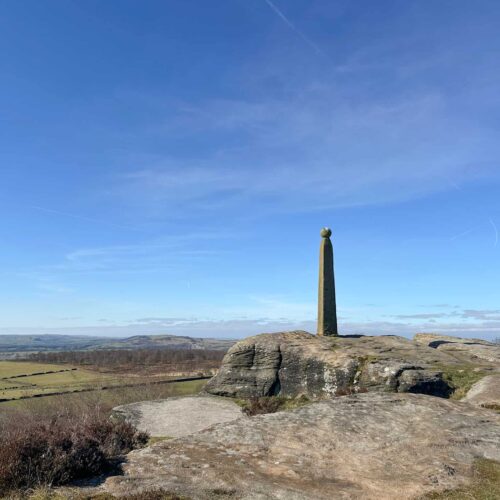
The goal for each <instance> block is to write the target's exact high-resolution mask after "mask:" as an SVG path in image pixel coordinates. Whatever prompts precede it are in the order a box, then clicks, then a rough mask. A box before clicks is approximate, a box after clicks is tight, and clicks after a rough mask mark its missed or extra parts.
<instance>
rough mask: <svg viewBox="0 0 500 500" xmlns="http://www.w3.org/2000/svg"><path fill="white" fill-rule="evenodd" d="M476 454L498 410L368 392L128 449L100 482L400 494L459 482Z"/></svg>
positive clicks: (490, 438) (487, 450)
mask: <svg viewBox="0 0 500 500" xmlns="http://www.w3.org/2000/svg"><path fill="white" fill-rule="evenodd" d="M193 399H195V398H193ZM199 401H200V403H201V402H203V399H201V398H200V400H199ZM186 416H187V414H186V415H183V418H184V417H186ZM478 457H485V458H490V459H494V460H500V415H497V414H496V413H494V412H492V411H490V410H486V409H481V408H477V407H474V406H472V405H466V404H464V403H461V402H455V401H450V400H445V399H441V398H435V397H430V396H423V395H419V394H406V393H403V394H398V393H393V394H391V393H376V392H373V393H365V394H357V395H354V396H344V397H339V398H335V399H331V400H325V401H322V402H317V403H312V404H310V405H308V406H305V407H302V408H299V409H296V410H294V411H290V412H279V413H274V414H268V415H260V416H256V417H251V418H250V417H242V418H240V419H238V420H233V421H232V422H227V423H223V424H219V425H215V426H213V427H211V428H210V429H207V430H205V431H202V432H199V433H197V434H191V435H190V436H186V437H183V438H179V439H175V440H168V441H161V442H158V443H156V444H154V445H152V446H150V447H148V448H145V449H142V450H136V451H133V452H132V453H130V454H129V455H128V456H127V463H126V464H125V465H124V475H123V476H114V477H111V478H108V479H107V481H106V483H105V485H104V487H105V489H106V490H107V491H109V492H111V493H113V494H116V495H125V494H131V493H137V492H140V491H143V490H147V489H152V488H164V489H165V490H167V491H171V492H175V493H177V494H180V495H185V496H187V497H190V498H192V499H201V500H203V499H213V498H228V497H230V498H234V499H247V500H250V499H252V500H259V499H261V500H264V499H287V500H288V499H292V500H293V499H313V498H314V499H320V500H322V499H324V500H327V499H328V500H330V499H332V498H341V499H347V498H352V499H354V498H356V499H359V498H363V499H377V500H381V499H382V500H384V499H387V500H389V499H391V500H392V499H398V500H401V499H409V498H416V497H418V496H419V495H421V494H425V493H428V492H431V491H441V490H444V489H448V488H456V487H458V486H460V485H462V484H463V483H464V482H467V481H468V480H469V478H470V474H471V465H472V463H473V461H474V459H475V458H478Z"/></svg>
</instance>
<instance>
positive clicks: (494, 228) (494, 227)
mask: <svg viewBox="0 0 500 500" xmlns="http://www.w3.org/2000/svg"><path fill="white" fill-rule="evenodd" d="M488 220H489V221H490V224H491V226H492V227H493V231H495V243H494V244H493V246H494V247H496V246H497V245H498V228H497V225H496V224H495V222H494V221H493V219H492V218H491V217H488Z"/></svg>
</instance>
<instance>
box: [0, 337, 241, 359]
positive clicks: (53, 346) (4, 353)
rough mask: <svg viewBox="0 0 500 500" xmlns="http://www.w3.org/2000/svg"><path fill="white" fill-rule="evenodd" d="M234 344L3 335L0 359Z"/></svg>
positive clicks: (174, 339) (178, 339) (223, 347)
mask: <svg viewBox="0 0 500 500" xmlns="http://www.w3.org/2000/svg"><path fill="white" fill-rule="evenodd" d="M234 343H235V341H233V340H225V339H209V338H207V339H205V338H193V337H181V336H176V335H136V336H133V337H127V338H109V337H87V336H83V335H82V336H78V335H0V358H4V359H5V358H9V357H12V356H13V355H15V354H16V353H26V352H48V351H85V350H94V349H220V350H227V349H229V347H231V346H232V345H233V344H234Z"/></svg>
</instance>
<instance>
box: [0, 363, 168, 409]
mask: <svg viewBox="0 0 500 500" xmlns="http://www.w3.org/2000/svg"><path fill="white" fill-rule="evenodd" d="M172 378H173V377H172V376H171V375H169V374H164V375H162V376H158V375H155V377H154V379H153V378H152V377H144V376H137V375H136V374H133V373H130V374H116V373H112V374H106V373H102V372H99V371H97V370H91V369H83V368H81V367H74V366H72V365H66V364H46V363H32V362H23V361H0V401H1V400H4V402H6V401H10V400H18V399H25V398H30V397H40V396H42V395H49V394H58V393H64V394H66V393H67V394H69V393H72V392H78V391H89V390H99V389H103V388H106V389H110V388H114V387H120V386H125V385H144V384H148V383H149V382H153V381H154V382H155V383H158V382H163V381H167V380H171V379H172ZM3 404H5V403H3Z"/></svg>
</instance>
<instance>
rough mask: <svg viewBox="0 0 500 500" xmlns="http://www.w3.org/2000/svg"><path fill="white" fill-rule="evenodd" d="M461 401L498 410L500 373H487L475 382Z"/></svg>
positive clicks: (499, 409)
mask: <svg viewBox="0 0 500 500" xmlns="http://www.w3.org/2000/svg"><path fill="white" fill-rule="evenodd" d="M462 401H465V402H467V403H470V404H473V405H476V406H482V407H483V408H490V409H492V410H496V411H498V412H500V375H488V376H486V377H484V378H482V379H481V380H480V381H479V382H476V383H475V384H474V385H473V386H472V387H471V388H470V390H469V392H468V393H467V394H466V396H465V397H464V398H463V399H462Z"/></svg>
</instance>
